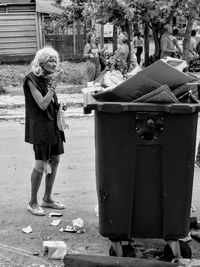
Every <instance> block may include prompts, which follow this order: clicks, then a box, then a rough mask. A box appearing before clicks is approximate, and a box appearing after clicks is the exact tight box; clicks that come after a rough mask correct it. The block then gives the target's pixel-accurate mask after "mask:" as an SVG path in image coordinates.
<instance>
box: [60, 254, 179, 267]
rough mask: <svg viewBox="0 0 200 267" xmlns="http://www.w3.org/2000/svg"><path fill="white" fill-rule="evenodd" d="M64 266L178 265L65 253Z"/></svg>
mask: <svg viewBox="0 0 200 267" xmlns="http://www.w3.org/2000/svg"><path fill="white" fill-rule="evenodd" d="M64 264H65V265H64V266H65V267H67V266H70V267H115V266H118V267H178V266H179V265H177V264H175V263H169V262H164V261H155V260H148V259H138V258H128V257H112V256H96V255H78V254H77V255H74V254H71V255H70V254H67V255H66V256H65V257H64Z"/></svg>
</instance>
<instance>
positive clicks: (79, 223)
mask: <svg viewBox="0 0 200 267" xmlns="http://www.w3.org/2000/svg"><path fill="white" fill-rule="evenodd" d="M72 224H73V228H74V229H75V230H80V229H81V228H83V227H84V221H83V219H81V218H77V219H73V220H72Z"/></svg>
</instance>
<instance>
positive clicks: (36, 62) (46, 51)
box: [31, 46, 60, 76]
mask: <svg viewBox="0 0 200 267" xmlns="http://www.w3.org/2000/svg"><path fill="white" fill-rule="evenodd" d="M50 57H56V59H57V67H58V65H59V61H60V60H59V55H58V52H57V51H56V50H55V49H54V48H53V47H51V46H45V47H43V48H42V49H40V50H38V51H37V53H36V55H35V58H34V59H33V61H32V63H31V69H32V72H33V73H34V74H35V75H36V76H41V75H43V72H44V70H43V68H42V65H43V64H44V63H45V62H47V60H49V58H50Z"/></svg>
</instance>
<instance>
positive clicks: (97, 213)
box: [94, 204, 99, 217]
mask: <svg viewBox="0 0 200 267" xmlns="http://www.w3.org/2000/svg"><path fill="white" fill-rule="evenodd" d="M94 212H95V214H96V216H97V217H99V205H98V204H97V205H96V206H95V208H94Z"/></svg>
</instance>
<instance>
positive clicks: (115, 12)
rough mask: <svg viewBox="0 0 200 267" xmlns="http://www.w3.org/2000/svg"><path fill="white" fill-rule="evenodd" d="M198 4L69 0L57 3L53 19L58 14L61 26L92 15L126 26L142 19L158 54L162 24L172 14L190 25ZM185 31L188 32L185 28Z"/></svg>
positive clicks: (188, 1) (184, 1) (177, 0)
mask: <svg viewBox="0 0 200 267" xmlns="http://www.w3.org/2000/svg"><path fill="white" fill-rule="evenodd" d="M199 5H200V1H199V0H134V1H132V0H109V1H108V0H87V1H86V0H85V1H84V0H73V1H72V2H71V4H70V5H68V6H67V7H64V6H62V5H61V6H60V8H61V9H62V11H63V12H62V14H61V15H57V19H58V18H59V19H58V21H59V24H60V25H61V27H66V26H68V25H70V24H72V23H73V22H74V21H75V20H77V19H79V20H82V21H83V20H85V19H88V18H95V19H96V20H99V21H101V22H102V23H104V24H105V23H107V22H110V23H113V24H114V25H116V26H119V25H120V26H123V25H129V27H128V28H129V29H130V25H131V24H132V25H133V24H134V25H135V24H137V23H138V24H139V23H142V24H143V25H145V27H149V28H150V29H151V30H152V33H153V38H154V42H155V56H156V58H159V51H160V38H161V35H162V34H163V28H164V25H166V24H168V23H170V22H171V21H172V18H173V16H175V17H176V18H177V22H178V23H180V24H181V23H184V24H186V25H187V22H188V21H190V28H191V27H192V25H193V22H192V21H193V20H194V19H195V16H194V14H193V13H194V10H195V9H196V10H197V7H198V6H199ZM191 10H193V13H192V14H191ZM191 16H192V21H191ZM186 32H187V34H188V32H189V30H188V29H187V31H186ZM130 33H131V31H130ZM184 34H186V33H184ZM146 38H147V36H146ZM186 39H188V37H187V38H186ZM187 42H189V41H187ZM187 47H188V45H186V48H187Z"/></svg>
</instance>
